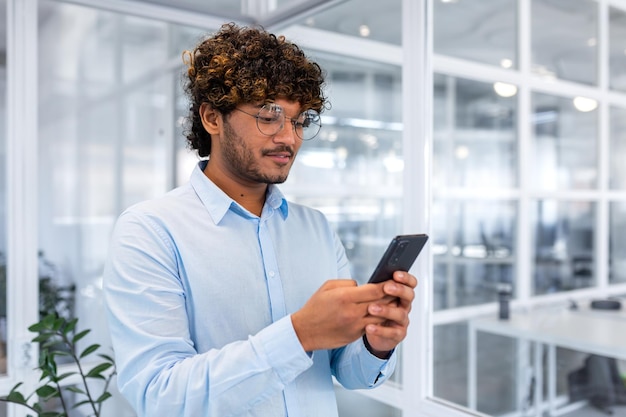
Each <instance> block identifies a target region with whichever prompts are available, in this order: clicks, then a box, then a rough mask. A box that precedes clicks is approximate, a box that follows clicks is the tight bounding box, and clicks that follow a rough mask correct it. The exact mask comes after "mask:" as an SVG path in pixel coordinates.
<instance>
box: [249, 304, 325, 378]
mask: <svg viewBox="0 0 626 417" xmlns="http://www.w3.org/2000/svg"><path fill="white" fill-rule="evenodd" d="M253 339H256V340H255V342H254V344H255V345H257V347H259V348H260V351H261V352H263V354H264V356H265V357H266V359H267V362H268V364H269V366H270V367H272V369H274V371H275V372H276V373H277V374H278V376H279V378H280V380H281V381H282V383H283V384H285V385H286V384H288V383H290V382H291V381H293V380H294V379H296V377H298V375H300V374H301V373H302V372H304V371H306V370H307V369H309V368H310V367H311V366H312V365H313V360H312V358H311V357H310V356H309V355H308V354H307V353H306V352H305V351H304V349H303V348H302V344H301V343H300V340H299V339H298V336H297V335H296V331H295V329H294V328H293V324H292V322H291V316H290V315H288V316H285V317H283V318H281V319H280V320H278V321H277V322H275V323H273V324H272V325H271V326H268V327H266V328H265V329H263V330H262V331H261V332H259V333H257V335H256V336H254V337H253Z"/></svg>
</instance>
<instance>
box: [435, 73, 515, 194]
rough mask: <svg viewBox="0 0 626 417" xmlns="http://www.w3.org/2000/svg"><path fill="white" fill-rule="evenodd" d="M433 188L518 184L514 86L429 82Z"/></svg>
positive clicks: (445, 80)
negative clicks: (432, 140)
mask: <svg viewBox="0 0 626 417" xmlns="http://www.w3.org/2000/svg"><path fill="white" fill-rule="evenodd" d="M434 84H435V85H434V100H433V101H434V104H433V106H434V111H433V113H434V126H433V129H434V144H433V187H434V188H435V190H438V189H441V188H442V187H451V188H456V187H458V188H481V189H485V188H507V187H514V186H515V185H516V184H517V181H518V180H517V146H518V145H517V131H516V125H517V100H516V99H515V96H516V94H517V87H516V86H515V85H512V84H505V83H498V82H495V83H484V82H479V81H474V80H467V79H463V78H455V77H451V76H446V75H442V74H435V77H434Z"/></svg>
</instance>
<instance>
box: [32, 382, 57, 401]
mask: <svg viewBox="0 0 626 417" xmlns="http://www.w3.org/2000/svg"><path fill="white" fill-rule="evenodd" d="M35 392H36V393H37V395H38V396H39V397H41V398H43V399H48V398H51V397H54V396H58V395H59V391H58V390H57V389H56V388H54V387H52V386H50V385H44V386H43V387H39V388H37V390H36V391H35Z"/></svg>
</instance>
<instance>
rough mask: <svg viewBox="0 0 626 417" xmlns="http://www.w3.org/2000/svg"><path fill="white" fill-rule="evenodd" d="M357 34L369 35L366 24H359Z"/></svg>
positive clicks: (368, 28)
mask: <svg viewBox="0 0 626 417" xmlns="http://www.w3.org/2000/svg"><path fill="white" fill-rule="evenodd" d="M359 35H361V36H363V37H364V38H367V37H368V36H369V35H370V27H369V26H367V25H361V26H359Z"/></svg>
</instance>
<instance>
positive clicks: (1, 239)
mask: <svg viewBox="0 0 626 417" xmlns="http://www.w3.org/2000/svg"><path fill="white" fill-rule="evenodd" d="M6 7H7V5H6V0H0V10H6ZM0 20H1V21H0V28H4V30H0V44H3V45H6V40H7V32H6V27H7V25H6V13H1V14H0ZM6 62H7V56H6V48H4V49H3V50H2V51H0V172H2V175H1V176H0V178H2V180H0V374H5V373H6V372H7V327H6V323H7V294H6V289H7V275H6V266H7V265H6V250H7V180H6V179H7V175H6V173H7V120H6V119H7V105H6V103H7V71H6Z"/></svg>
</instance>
